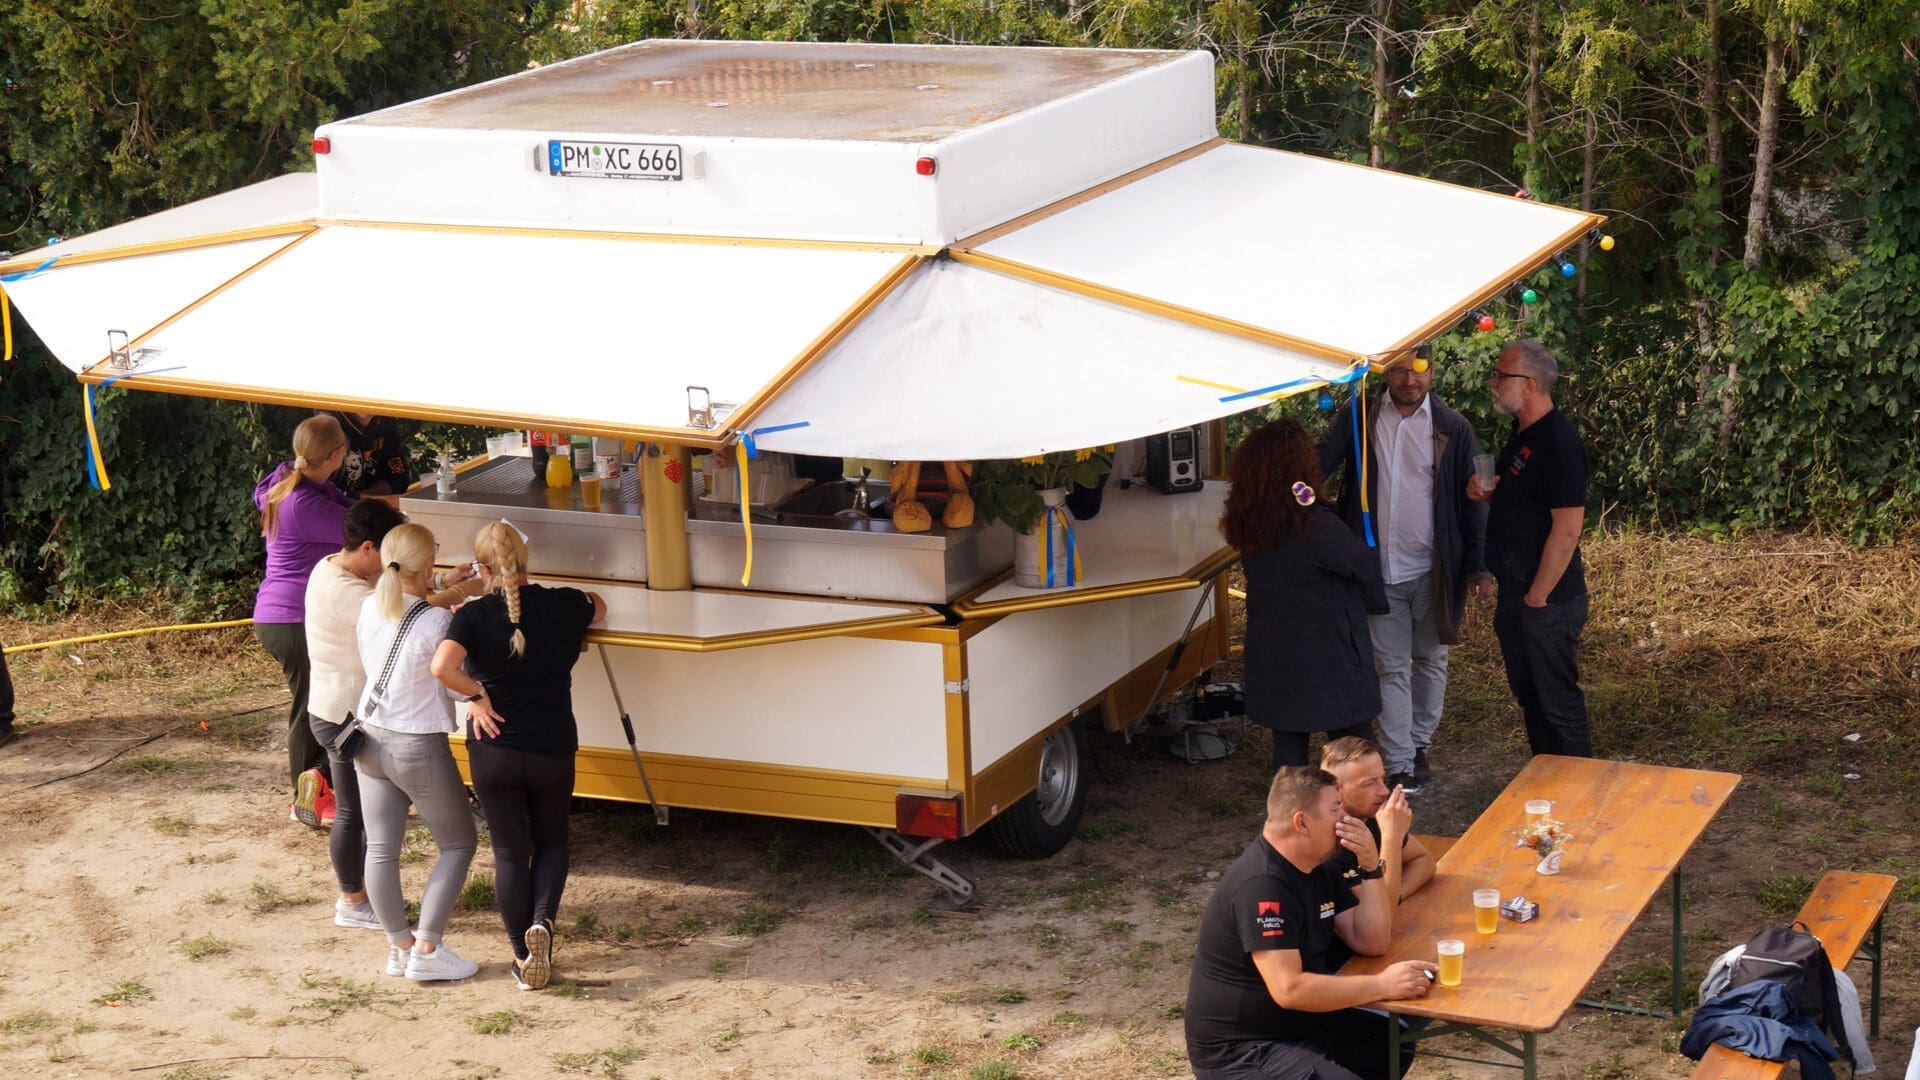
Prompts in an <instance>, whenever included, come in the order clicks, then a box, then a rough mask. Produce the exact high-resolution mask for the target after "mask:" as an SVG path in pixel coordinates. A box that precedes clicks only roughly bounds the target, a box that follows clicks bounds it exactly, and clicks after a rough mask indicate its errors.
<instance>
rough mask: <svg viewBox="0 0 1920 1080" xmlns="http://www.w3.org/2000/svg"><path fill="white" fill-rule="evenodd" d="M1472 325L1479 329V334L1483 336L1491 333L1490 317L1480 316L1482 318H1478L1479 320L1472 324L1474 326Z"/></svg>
mask: <svg viewBox="0 0 1920 1080" xmlns="http://www.w3.org/2000/svg"><path fill="white" fill-rule="evenodd" d="M1473 325H1475V326H1477V327H1479V328H1480V332H1481V333H1483V334H1485V333H1489V332H1491V331H1492V330H1493V316H1491V315H1482V316H1480V318H1479V319H1477V320H1476V321H1475V322H1474V324H1473Z"/></svg>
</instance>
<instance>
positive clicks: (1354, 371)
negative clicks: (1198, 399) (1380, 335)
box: [1220, 360, 1367, 403]
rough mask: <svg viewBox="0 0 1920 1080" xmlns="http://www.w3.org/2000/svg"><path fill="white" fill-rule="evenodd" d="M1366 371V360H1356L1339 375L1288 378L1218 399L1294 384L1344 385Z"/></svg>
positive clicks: (1273, 390) (1274, 391) (1269, 391)
mask: <svg viewBox="0 0 1920 1080" xmlns="http://www.w3.org/2000/svg"><path fill="white" fill-rule="evenodd" d="M1366 371H1367V362H1366V361H1365V360H1361V361H1357V362H1356V363H1355V364H1354V366H1353V367H1351V368H1348V369H1347V370H1346V371H1345V372H1343V373H1341V374H1340V375H1336V376H1334V377H1333V378H1331V379H1320V378H1314V377H1312V376H1308V377H1307V378H1304V379H1290V380H1288V381H1287V382H1283V383H1275V384H1274V385H1272V386H1263V387H1260V388H1259V389H1258V390H1242V391H1240V392H1239V393H1237V394H1228V395H1227V396H1226V397H1223V398H1221V399H1220V400H1221V402H1223V403H1224V402H1229V401H1242V400H1245V399H1246V398H1250V397H1265V396H1266V395H1268V394H1277V393H1279V392H1280V391H1282V390H1291V389H1293V388H1294V387H1296V386H1317V385H1320V384H1322V383H1324V384H1326V385H1328V386H1344V385H1345V384H1347V383H1350V382H1352V381H1354V380H1355V379H1358V378H1359V377H1360V376H1362V375H1364V374H1366Z"/></svg>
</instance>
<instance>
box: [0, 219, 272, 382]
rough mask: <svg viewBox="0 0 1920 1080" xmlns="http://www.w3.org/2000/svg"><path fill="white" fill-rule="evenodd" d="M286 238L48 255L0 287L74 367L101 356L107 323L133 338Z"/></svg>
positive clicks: (154, 364) (158, 363) (160, 359)
mask: <svg viewBox="0 0 1920 1080" xmlns="http://www.w3.org/2000/svg"><path fill="white" fill-rule="evenodd" d="M294 239H295V238H294V237H292V236H273V237H265V238H262V239H257V240H242V241H237V242H234V243H227V244H211V245H208V246H205V247H191V248H183V249H179V250H173V251H167V252H162V253H156V254H151V255H133V256H127V257H123V258H113V259H102V260H100V261H97V262H86V261H82V262H72V263H68V262H56V263H54V264H53V265H52V266H50V267H48V268H47V269H46V270H44V271H41V272H40V273H38V274H34V275H32V276H30V277H24V278H21V279H20V280H18V281H15V282H12V283H10V284H8V285H5V286H0V288H5V289H6V291H7V298H8V299H9V300H11V301H12V302H13V303H14V304H15V305H17V306H18V307H19V308H20V314H22V315H24V316H26V319H27V322H28V323H29V324H30V325H32V327H33V330H34V333H36V334H39V335H40V340H41V341H43V342H45V343H46V346H47V348H48V349H49V350H51V351H52V353H53V355H54V357H55V358H56V359H58V360H59V361H60V363H61V364H63V365H65V366H66V367H68V368H71V369H72V370H73V371H75V372H81V371H85V370H86V369H87V368H89V367H91V366H92V365H94V364H97V363H99V362H100V361H102V360H103V359H105V358H106V355H107V351H108V345H107V332H108V331H109V330H120V331H124V332H125V333H126V334H127V336H128V338H129V339H137V338H139V337H140V336H141V335H143V334H145V333H146V332H147V331H149V330H151V329H153V328H154V327H155V326H157V325H159V324H160V322H161V321H163V320H165V319H167V318H169V317H171V316H172V315H174V314H175V313H177V312H178V311H180V309H182V308H184V307H186V306H187V305H188V304H191V303H193V302H194V301H195V300H198V299H200V298H201V297H203V296H205V295H207V294H208V293H210V292H212V291H213V290H215V289H217V288H219V287H220V286H221V285H222V284H224V283H225V282H227V281H229V280H231V279H233V278H234V277H236V276H238V275H240V274H243V273H245V272H246V271H247V270H248V269H249V268H250V267H252V266H254V265H255V264H257V263H259V262H260V261H261V260H262V259H265V258H268V257H269V256H271V255H272V254H273V253H274V252H276V251H279V250H280V249H281V248H284V247H286V246H287V245H288V244H290V243H293V241H294ZM96 250H97V249H96ZM36 265H37V264H36ZM147 366H148V367H150V368H156V369H157V368H161V367H166V366H168V362H166V360H165V357H164V356H155V357H153V358H152V359H151V360H150V361H149V363H148V364H147Z"/></svg>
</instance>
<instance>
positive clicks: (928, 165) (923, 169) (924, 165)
mask: <svg viewBox="0 0 1920 1080" xmlns="http://www.w3.org/2000/svg"><path fill="white" fill-rule="evenodd" d="M913 171H914V172H917V173H919V174H920V175H921V176H932V175H933V159H932V158H930V157H923V158H921V159H920V160H919V161H916V162H914V163H913Z"/></svg>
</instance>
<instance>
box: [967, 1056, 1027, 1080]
mask: <svg viewBox="0 0 1920 1080" xmlns="http://www.w3.org/2000/svg"><path fill="white" fill-rule="evenodd" d="M967 1080H1020V1070H1019V1069H1016V1068H1014V1067H1013V1066H1012V1065H1009V1064H1007V1063H1006V1062H1004V1061H999V1060H997V1059H996V1060H992V1061H982V1062H980V1063H979V1064H978V1065H975V1066H974V1067H973V1068H971V1069H968V1070H967Z"/></svg>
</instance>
